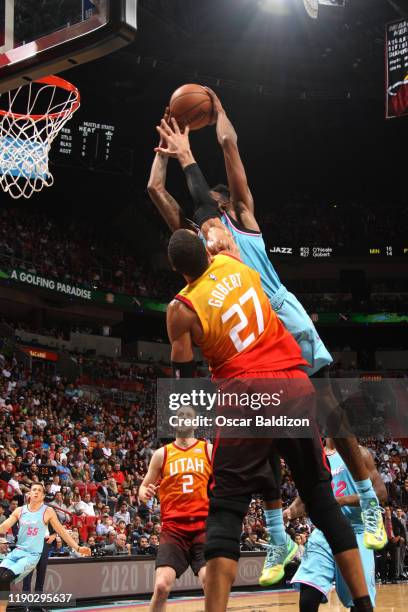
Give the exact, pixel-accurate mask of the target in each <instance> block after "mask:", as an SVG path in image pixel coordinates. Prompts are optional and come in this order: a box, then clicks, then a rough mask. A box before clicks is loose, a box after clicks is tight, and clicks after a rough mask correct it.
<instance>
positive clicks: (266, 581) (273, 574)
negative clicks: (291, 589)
mask: <svg viewBox="0 0 408 612" xmlns="http://www.w3.org/2000/svg"><path fill="white" fill-rule="evenodd" d="M265 547H266V548H267V553H266V559H265V563H264V566H263V569H262V574H261V577H260V578H259V584H260V585H261V586H271V585H272V584H276V583H277V582H279V581H280V580H282V578H283V577H284V575H285V566H286V565H287V564H288V563H289V562H290V561H292V559H293V557H294V556H295V555H296V551H297V549H298V548H299V547H298V545H297V544H296V542H294V541H293V540H292V538H290V537H289V536H287V538H286V544H283V546H276V545H272V544H265Z"/></svg>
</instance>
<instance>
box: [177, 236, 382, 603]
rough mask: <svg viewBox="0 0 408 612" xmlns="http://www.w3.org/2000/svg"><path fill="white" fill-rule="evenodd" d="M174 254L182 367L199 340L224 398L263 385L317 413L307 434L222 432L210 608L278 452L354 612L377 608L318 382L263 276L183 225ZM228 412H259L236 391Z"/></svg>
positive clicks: (210, 552)
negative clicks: (321, 429)
mask: <svg viewBox="0 0 408 612" xmlns="http://www.w3.org/2000/svg"><path fill="white" fill-rule="evenodd" d="M168 255H169V260H170V263H171V265H172V267H173V268H174V269H175V270H177V271H178V272H180V273H181V274H183V276H184V278H185V280H186V283H187V285H186V286H185V287H184V289H183V290H182V291H181V292H180V293H179V294H178V295H177V296H176V299H174V300H173V301H172V302H171V303H170V305H169V307H168V310H167V331H168V335H169V339H170V342H171V345H172V352H171V359H172V363H173V369H174V371H175V372H177V373H179V376H180V377H185V378H188V377H189V375H190V374H191V372H192V371H193V364H194V360H193V343H194V344H196V345H197V346H199V347H200V349H201V351H202V353H203V355H204V357H205V358H206V359H207V360H208V363H209V366H210V370H211V371H212V374H213V376H214V378H215V380H216V383H217V385H218V387H219V388H221V390H222V392H223V393H225V391H226V393H225V395H229V396H230V397H232V398H233V396H237V393H236V391H237V388H238V390H239V393H240V394H243V395H241V397H243V396H244V395H246V396H247V397H248V396H249V397H251V399H252V398H254V399H256V398H255V396H257V398H258V399H259V397H260V396H261V394H260V393H259V391H262V392H263V394H262V397H265V396H266V397H269V398H272V397H274V394H273V393H271V391H276V392H277V394H278V395H279V396H280V398H281V401H280V402H279V404H280V410H281V411H282V410H284V413H285V415H288V416H290V417H293V416H298V415H300V414H301V415H302V416H305V415H307V416H309V417H310V419H311V421H310V422H309V424H310V429H309V431H308V437H294V436H295V435H296V432H293V434H292V435H290V433H289V432H286V431H285V432H282V433H281V435H282V437H274V436H273V426H272V425H271V427H269V429H266V428H265V429H264V430H263V432H262V435H261V436H259V437H254V436H252V437H251V436H249V435H248V434H249V433H250V432H249V431H248V429H244V430H243V431H241V432H239V431H238V432H237V431H236V430H234V431H233V432H232V433H233V438H229V437H226V436H223V435H222V434H221V435H220V431H219V430H218V431H217V438H216V443H215V446H214V452H213V458H212V467H213V475H212V482H211V486H210V490H211V496H210V508H209V514H208V520H207V533H206V545H205V558H206V561H207V567H206V589H205V595H206V606H205V609H206V612H223V611H224V610H226V609H227V605H228V596H229V591H230V589H231V586H232V583H233V581H234V579H235V576H236V571H237V562H238V559H239V555H240V549H239V541H240V535H241V528H242V520H243V517H244V516H245V513H246V512H247V509H248V505H249V502H250V499H251V495H252V492H253V491H254V490H255V491H264V490H265V486H266V484H267V483H268V482H270V474H271V471H272V468H271V462H272V460H273V459H274V458H276V456H277V455H280V456H281V457H283V458H284V459H285V461H286V462H287V463H288V465H289V468H290V470H291V473H292V476H293V478H294V481H295V484H296V487H297V489H298V491H299V493H300V495H301V496H302V499H303V500H304V502H305V505H306V507H307V508H308V511H309V515H310V517H311V519H312V521H313V523H314V524H315V525H316V526H317V527H319V528H320V529H321V530H322V531H323V533H324V535H325V537H326V539H327V541H328V542H329V545H330V547H331V550H332V552H333V555H334V557H335V559H336V562H337V564H338V566H339V567H340V569H341V572H342V574H343V576H344V579H345V581H346V582H347V585H348V586H349V588H350V591H351V593H352V595H353V606H354V609H355V612H363V611H364V612H371V611H372V609H373V608H372V604H371V601H370V598H369V596H368V589H367V585H366V582H365V578H364V573H363V568H362V564H361V559H360V556H359V553H358V548H357V541H356V537H355V534H354V532H353V530H352V528H351V525H350V523H349V522H348V520H347V519H346V517H345V516H344V515H343V514H342V512H341V510H340V507H339V506H338V504H337V503H336V501H335V499H334V497H333V493H332V490H331V486H330V478H331V475H330V470H329V468H328V464H327V460H326V458H325V456H324V453H323V449H322V445H321V441H320V437H319V435H318V431H317V428H316V426H315V425H314V421H313V416H312V415H313V406H314V389H313V386H312V384H311V382H310V380H309V378H308V376H307V374H306V373H305V372H303V371H302V370H301V369H300V366H302V365H304V364H305V363H307V362H305V360H304V359H303V358H302V355H301V350H300V347H299V345H298V344H297V343H296V341H295V340H294V338H293V336H291V334H289V332H288V331H287V330H286V328H285V327H284V325H283V323H282V322H281V321H280V320H279V318H278V316H277V315H276V313H275V312H274V311H273V310H272V307H271V304H270V302H269V299H268V297H267V295H266V293H265V291H264V290H263V288H262V285H261V278H260V275H259V273H258V272H256V271H255V270H253V269H251V268H250V267H248V266H246V265H245V264H244V263H242V261H240V260H237V259H236V258H235V257H232V256H231V254H230V253H227V254H225V253H221V254H219V255H216V256H215V257H214V258H211V256H210V255H209V254H208V252H207V251H206V249H205V246H204V244H203V242H202V241H201V240H200V238H199V237H198V236H197V235H196V234H195V233H194V232H192V231H190V230H185V229H181V230H178V231H176V232H175V233H174V234H173V236H172V237H171V239H170V242H169V247H168ZM237 378H238V379H239V380H238V381H236V379H237ZM221 379H223V380H221ZM225 379H226V380H225ZM231 390H232V391H233V393H231V392H230V391H231ZM254 408H255V407H254ZM262 408H263V410H262V415H263V418H264V417H269V420H270V421H271V418H270V417H273V416H274V415H275V414H276V412H277V410H276V408H275V407H274V404H273V402H272V403H269V404H268V403H266V405H265V404H263V406H262ZM220 409H221V410H222V413H223V414H224V415H225V416H227V415H228V413H229V414H231V413H232V414H234V415H235V414H237V413H238V414H239V415H240V416H242V417H244V418H242V421H244V426H245V423H246V422H247V421H251V420H252V419H251V417H254V411H253V410H251V402H250V403H249V405H248V402H247V401H241V399H240V398H239V397H238V396H237V399H232V404H230V405H227V406H225V405H223V406H222V407H218V412H219V410H220ZM281 414H282V412H281ZM237 420H238V419H237ZM254 420H257V419H256V418H255V419H254ZM216 421H217V419H216ZM288 433H289V435H287V434H288Z"/></svg>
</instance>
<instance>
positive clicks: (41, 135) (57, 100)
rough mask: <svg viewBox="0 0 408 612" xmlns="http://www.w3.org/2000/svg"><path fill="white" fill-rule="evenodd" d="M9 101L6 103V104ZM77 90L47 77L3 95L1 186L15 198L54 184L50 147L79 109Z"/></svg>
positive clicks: (66, 82)
mask: <svg viewBox="0 0 408 612" xmlns="http://www.w3.org/2000/svg"><path fill="white" fill-rule="evenodd" d="M6 100H7V102H6ZM80 100H81V98H80V94H79V91H78V89H77V88H76V87H75V86H74V85H71V83H69V82H68V81H65V80H64V79H61V78H60V77H56V76H48V77H44V78H42V79H38V80H37V81H33V82H32V83H30V84H29V85H23V86H22V87H19V88H18V89H15V90H13V91H9V92H7V93H5V94H2V95H0V106H2V105H3V106H7V105H8V108H7V109H4V108H3V109H1V108H0V185H1V187H2V189H3V190H4V191H5V192H6V193H9V194H10V195H11V197H12V198H15V199H18V198H21V197H24V198H30V197H31V196H32V195H33V193H34V192H39V191H41V190H42V189H43V188H44V187H51V186H52V185H53V184H54V177H53V176H52V174H51V172H50V169H49V159H48V156H49V152H50V149H51V144H52V142H53V141H54V140H55V138H56V136H57V135H58V133H59V132H60V130H61V129H62V128H63V127H64V125H65V124H66V122H67V121H68V120H69V119H71V117H72V115H73V114H74V113H75V111H77V110H78V108H79V106H80Z"/></svg>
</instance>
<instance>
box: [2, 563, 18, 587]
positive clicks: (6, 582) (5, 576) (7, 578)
mask: <svg viewBox="0 0 408 612" xmlns="http://www.w3.org/2000/svg"><path fill="white" fill-rule="evenodd" d="M15 577H16V575H15V573H14V572H12V571H11V570H9V569H7V568H6V567H0V592H8V591H10V588H11V583H12V582H13V580H14V579H15Z"/></svg>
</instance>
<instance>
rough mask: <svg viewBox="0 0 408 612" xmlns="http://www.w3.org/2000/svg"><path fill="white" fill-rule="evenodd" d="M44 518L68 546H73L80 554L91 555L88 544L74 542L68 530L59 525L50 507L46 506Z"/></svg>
mask: <svg viewBox="0 0 408 612" xmlns="http://www.w3.org/2000/svg"><path fill="white" fill-rule="evenodd" d="M44 519H45V522H46V523H48V522H49V523H50V524H51V525H52V527H53V528H54V531H56V532H57V534H58V535H59V536H60V537H61V538H62V539H63V540H64V542H65V543H66V544H68V546H69V547H70V548H73V549H74V550H75V551H76V552H78V553H80V554H81V555H84V557H90V556H91V549H90V548H88V546H79V545H78V544H77V543H76V542H75V540H74V538H72V537H71V536H70V535H69V533H68V531H67V530H66V529H65V528H64V527H63V526H62V525H61V523H60V522H59V520H58V517H57V515H56V513H55V510H53V509H52V508H47V510H46V512H45V516H44Z"/></svg>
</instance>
